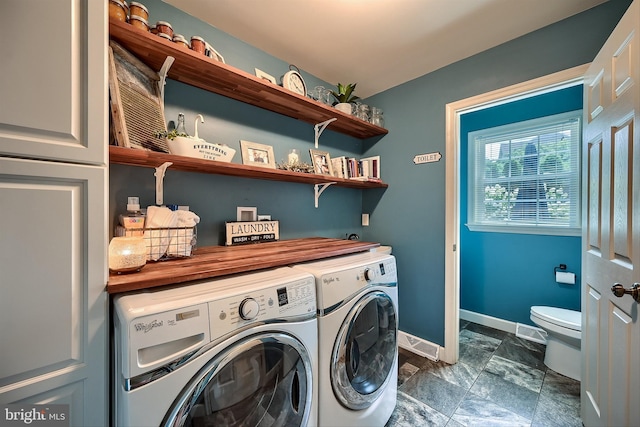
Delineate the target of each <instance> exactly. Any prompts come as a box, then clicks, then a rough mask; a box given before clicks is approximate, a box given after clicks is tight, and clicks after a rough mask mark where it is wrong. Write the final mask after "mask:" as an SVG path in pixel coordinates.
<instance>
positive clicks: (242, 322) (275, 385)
mask: <svg viewBox="0 0 640 427" xmlns="http://www.w3.org/2000/svg"><path fill="white" fill-rule="evenodd" d="M316 309H317V307H316V293H315V283H314V278H313V276H311V275H310V274H307V273H303V272H301V271H295V270H293V269H291V268H289V267H286V268H278V269H273V270H267V271H262V272H257V273H249V274H242V275H236V276H230V277H226V278H222V279H212V280H207V281H202V282H197V283H193V284H187V285H185V286H181V287H175V288H171V289H164V290H158V291H147V292H138V293H133V294H123V295H120V296H117V297H115V298H114V350H115V355H114V388H115V391H114V414H113V421H114V423H115V424H116V425H117V426H136V427H140V426H194V427H196V426H197V427H200V426H202V427H206V426H261V427H262V426H265V427H266V426H273V427H276V426H315V425H316V423H317V408H316V405H317V404H316V396H317V381H316V377H315V375H316V369H317V352H318V348H317V320H316Z"/></svg>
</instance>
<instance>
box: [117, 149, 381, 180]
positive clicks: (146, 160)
mask: <svg viewBox="0 0 640 427" xmlns="http://www.w3.org/2000/svg"><path fill="white" fill-rule="evenodd" d="M165 162H172V163H173V164H172V165H171V166H170V167H169V169H170V170H180V171H186V172H197V173H209V174H214V175H228V176H237V177H243V178H255V179H267V180H271V181H286V182H297V183H301V184H324V183H327V182H334V183H335V185H336V186H338V187H349V188H361V189H364V188H387V187H388V184H386V183H384V182H380V181H356V180H352V179H345V178H337V177H334V176H325V175H316V174H311V173H301V172H291V171H286V170H280V169H267V168H261V167H258V166H247V165H240V164H237V163H223V162H217V161H215V160H200V159H195V158H192V157H184V156H176V155H173V154H166V153H159V152H155V151H146V150H139V149H135V148H124V147H116V146H114V145H110V146H109V163H117V164H121V165H129V166H142V167H148V168H157V167H158V166H160V165H162V164H163V163H165Z"/></svg>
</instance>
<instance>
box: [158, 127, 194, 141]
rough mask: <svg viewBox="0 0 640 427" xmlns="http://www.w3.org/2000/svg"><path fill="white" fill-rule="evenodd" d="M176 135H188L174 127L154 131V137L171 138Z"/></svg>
mask: <svg viewBox="0 0 640 427" xmlns="http://www.w3.org/2000/svg"><path fill="white" fill-rule="evenodd" d="M176 136H185V137H186V136H189V135H187V134H186V133H183V132H178V131H177V130H175V129H171V130H170V131H166V130H163V131H160V132H156V138H167V139H171V140H173V139H174V138H175V137H176Z"/></svg>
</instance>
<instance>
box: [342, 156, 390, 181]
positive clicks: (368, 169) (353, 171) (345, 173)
mask: <svg viewBox="0 0 640 427" xmlns="http://www.w3.org/2000/svg"><path fill="white" fill-rule="evenodd" d="M331 162H332V166H333V174H334V175H335V176H336V177H338V178H347V179H355V180H359V181H380V156H373V157H366V158H364V159H360V160H358V159H356V158H354V157H346V156H340V157H336V158H335V159H331Z"/></svg>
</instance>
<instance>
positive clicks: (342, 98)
mask: <svg viewBox="0 0 640 427" xmlns="http://www.w3.org/2000/svg"><path fill="white" fill-rule="evenodd" d="M356 85H357V83H353V84H351V83H349V84H348V85H343V84H342V83H338V91H337V92H336V91H334V90H332V91H331V94H332V95H333V96H334V98H335V99H336V100H337V101H338V102H337V103H336V104H334V107H335V108H336V109H337V110H339V111H342V112H343V113H347V114H351V103H352V102H353V101H355V100H357V99H360V98H359V97H357V96H355V95H354V94H353V91H355V90H356Z"/></svg>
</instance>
